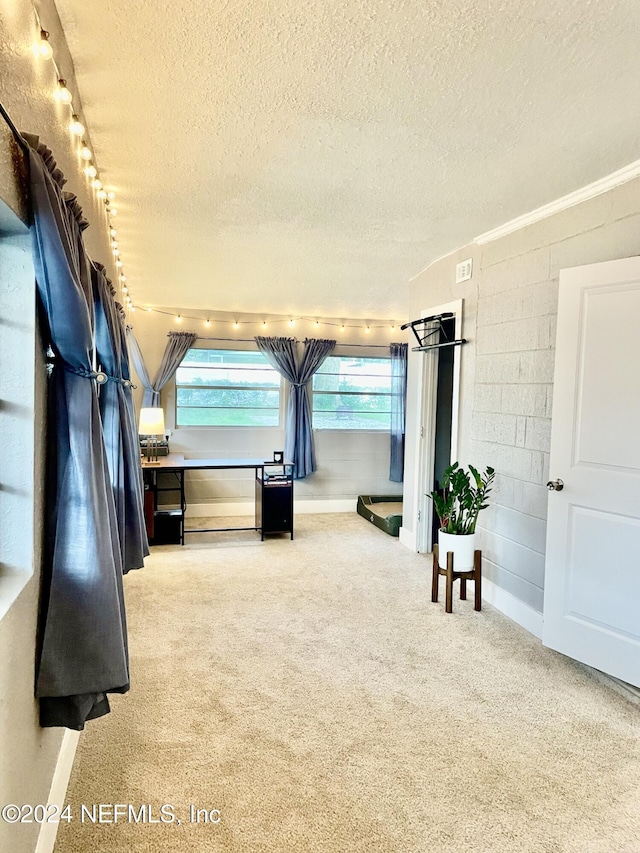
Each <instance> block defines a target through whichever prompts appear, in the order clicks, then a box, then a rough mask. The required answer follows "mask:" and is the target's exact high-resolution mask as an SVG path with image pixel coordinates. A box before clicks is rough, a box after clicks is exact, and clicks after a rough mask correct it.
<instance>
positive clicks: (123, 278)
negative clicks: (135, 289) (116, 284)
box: [120, 275, 127, 284]
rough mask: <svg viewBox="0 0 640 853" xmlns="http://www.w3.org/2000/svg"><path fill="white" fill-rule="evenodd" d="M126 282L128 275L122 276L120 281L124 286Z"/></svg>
mask: <svg viewBox="0 0 640 853" xmlns="http://www.w3.org/2000/svg"><path fill="white" fill-rule="evenodd" d="M126 280H127V277H126V275H121V276H120V281H121V282H122V283H123V284H124V283H125V281H126Z"/></svg>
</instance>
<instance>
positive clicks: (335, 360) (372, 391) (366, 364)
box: [313, 355, 391, 430]
mask: <svg viewBox="0 0 640 853" xmlns="http://www.w3.org/2000/svg"><path fill="white" fill-rule="evenodd" d="M313 427H314V429H379V430H389V429H391V359H390V358H356V357H352V356H346V355H336V356H329V358H327V359H325V361H324V363H323V364H322V367H321V368H320V370H318V372H317V373H316V374H315V375H314V377H313Z"/></svg>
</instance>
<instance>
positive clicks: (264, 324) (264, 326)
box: [262, 320, 267, 329]
mask: <svg viewBox="0 0 640 853" xmlns="http://www.w3.org/2000/svg"><path fill="white" fill-rule="evenodd" d="M262 328H263V329H266V328H267V321H266V320H263V321H262Z"/></svg>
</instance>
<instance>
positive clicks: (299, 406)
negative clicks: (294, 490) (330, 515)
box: [255, 337, 336, 480]
mask: <svg viewBox="0 0 640 853" xmlns="http://www.w3.org/2000/svg"><path fill="white" fill-rule="evenodd" d="M255 340H256V343H257V345H258V349H259V350H260V352H261V353H263V355H264V356H265V357H266V359H267V361H268V362H269V364H271V365H272V366H273V367H275V369H276V370H277V371H278V373H279V374H280V375H281V376H284V378H285V379H286V380H287V382H289V399H288V402H287V419H286V424H285V440H284V455H285V459H286V460H287V461H290V462H293V464H294V466H295V467H294V477H295V478H296V479H297V480H302V479H304V478H305V477H308V476H309V474H313V472H314V471H315V470H316V467H317V466H316V454H315V447H314V441H313V426H312V419H311V408H310V406H309V393H308V383H309V382H310V380H311V378H312V377H313V375H314V373H315V372H316V371H317V370H318V369H319V367H320V366H321V365H322V363H323V361H324V360H325V358H326V357H327V356H328V355H330V354H331V353H332V352H333V350H334V348H335V345H336V342H335V341H332V340H326V339H314V338H306V339H305V342H304V353H303V355H302V358H301V359H300V360H298V354H297V342H296V340H295V339H294V338H275V337H271V338H267V337H256V339H255Z"/></svg>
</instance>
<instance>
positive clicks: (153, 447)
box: [138, 406, 164, 465]
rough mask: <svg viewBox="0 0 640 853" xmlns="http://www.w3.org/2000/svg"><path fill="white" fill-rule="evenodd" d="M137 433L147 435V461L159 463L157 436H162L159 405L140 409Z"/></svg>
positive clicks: (154, 463)
mask: <svg viewBox="0 0 640 853" xmlns="http://www.w3.org/2000/svg"><path fill="white" fill-rule="evenodd" d="M138 433H139V434H140V435H146V436H147V463H148V464H150V465H159V464H160V463H159V462H158V436H159V435H160V436H164V412H163V410H162V409H161V408H160V406H156V407H155V408H142V409H140V422H139V423H138Z"/></svg>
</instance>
